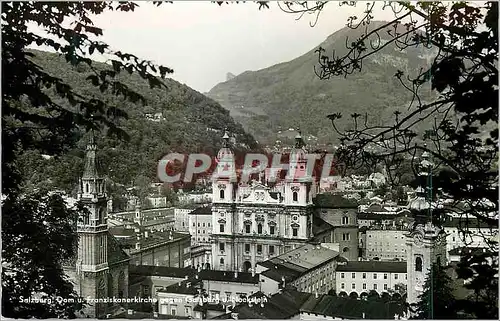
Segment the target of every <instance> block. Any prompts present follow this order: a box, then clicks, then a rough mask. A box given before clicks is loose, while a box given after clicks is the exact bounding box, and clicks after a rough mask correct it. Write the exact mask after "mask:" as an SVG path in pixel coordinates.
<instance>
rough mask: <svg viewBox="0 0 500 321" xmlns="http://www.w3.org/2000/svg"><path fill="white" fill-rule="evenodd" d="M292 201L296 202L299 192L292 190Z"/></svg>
mask: <svg viewBox="0 0 500 321" xmlns="http://www.w3.org/2000/svg"><path fill="white" fill-rule="evenodd" d="M292 197H293V201H294V202H298V201H299V194H298V193H297V192H293V194H292Z"/></svg>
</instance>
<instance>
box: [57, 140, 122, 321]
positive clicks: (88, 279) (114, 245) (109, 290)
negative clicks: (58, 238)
mask: <svg viewBox="0 0 500 321" xmlns="http://www.w3.org/2000/svg"><path fill="white" fill-rule="evenodd" d="M78 199H79V200H80V201H82V202H83V204H84V205H85V207H86V208H87V209H88V212H87V213H82V214H81V216H80V217H79V218H78V222H77V224H76V226H77V234H78V250H77V255H76V257H74V258H73V259H72V260H70V262H67V264H65V265H66V266H65V269H64V270H65V273H66V274H67V275H68V276H69V278H70V280H71V282H72V283H73V286H74V289H75V291H76V293H78V294H79V296H81V297H84V298H90V299H97V298H101V299H104V298H109V297H116V298H127V297H128V263H129V260H130V258H129V256H128V255H127V254H126V253H125V252H124V251H123V250H121V248H120V247H119V245H118V242H117V240H116V239H115V238H114V237H113V236H112V235H111V234H110V233H109V230H108V223H107V194H106V182H105V178H104V175H103V173H102V169H101V168H100V162H99V160H98V158H97V144H96V142H95V137H94V133H93V131H91V132H90V139H89V142H88V144H87V148H86V154H85V163H84V171H83V175H82V177H81V178H80V181H79V186H78ZM124 308H125V305H124V304H121V303H110V304H107V303H96V302H95V301H90V302H87V305H86V306H85V308H84V311H83V313H84V315H83V316H86V317H91V318H98V317H105V316H106V315H115V314H118V313H120V312H121V311H122V310H123V309H124Z"/></svg>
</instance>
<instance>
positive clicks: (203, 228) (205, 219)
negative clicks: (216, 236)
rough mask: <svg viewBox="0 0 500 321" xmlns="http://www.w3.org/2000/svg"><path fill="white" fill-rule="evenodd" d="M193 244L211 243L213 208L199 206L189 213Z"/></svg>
mask: <svg viewBox="0 0 500 321" xmlns="http://www.w3.org/2000/svg"><path fill="white" fill-rule="evenodd" d="M188 225H189V234H191V245H192V246H196V245H209V244H210V243H211V241H212V208H211V207H208V206H205V207H198V208H197V209H195V210H193V211H191V212H190V213H189V214H188Z"/></svg>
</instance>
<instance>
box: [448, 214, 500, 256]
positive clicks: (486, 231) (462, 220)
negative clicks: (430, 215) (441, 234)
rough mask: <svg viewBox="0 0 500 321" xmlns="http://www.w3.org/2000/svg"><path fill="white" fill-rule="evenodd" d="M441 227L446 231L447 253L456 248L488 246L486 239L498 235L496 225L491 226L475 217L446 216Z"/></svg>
mask: <svg viewBox="0 0 500 321" xmlns="http://www.w3.org/2000/svg"><path fill="white" fill-rule="evenodd" d="M443 227H444V231H445V232H446V252H447V253H449V252H450V251H452V250H453V249H457V248H488V247H490V245H489V244H488V240H489V239H494V238H495V237H498V228H497V227H495V228H492V227H491V226H489V225H487V224H485V223H482V222H480V221H479V220H478V219H477V218H467V217H452V216H448V217H447V218H446V220H445V221H444V222H443ZM463 230H466V233H463V232H462V231H463Z"/></svg>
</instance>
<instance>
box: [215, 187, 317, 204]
mask: <svg viewBox="0 0 500 321" xmlns="http://www.w3.org/2000/svg"><path fill="white" fill-rule="evenodd" d="M224 197H225V192H224V190H223V189H221V190H220V191H219V198H220V199H221V200H223V199H224ZM292 200H293V201H294V202H298V201H299V193H297V192H293V193H292ZM307 201H309V195H307Z"/></svg>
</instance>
